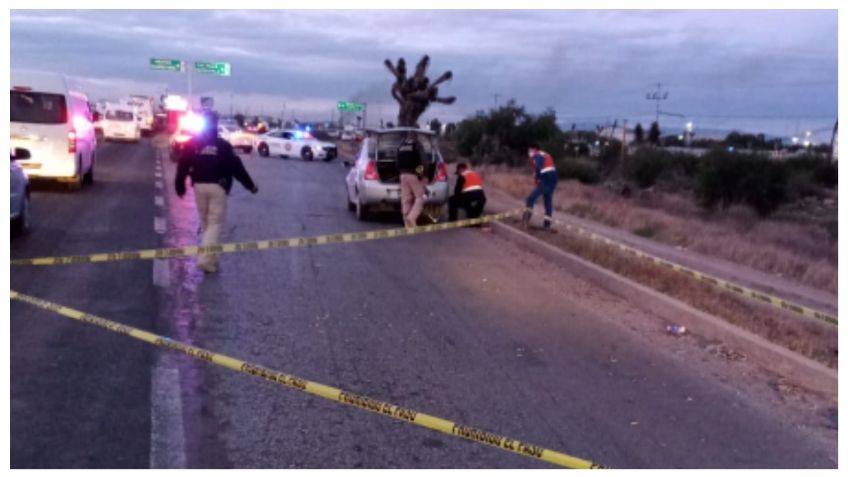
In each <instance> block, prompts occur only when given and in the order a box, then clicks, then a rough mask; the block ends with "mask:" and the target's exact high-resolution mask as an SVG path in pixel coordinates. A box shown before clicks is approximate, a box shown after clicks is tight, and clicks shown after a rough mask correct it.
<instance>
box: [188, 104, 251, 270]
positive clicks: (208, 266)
mask: <svg viewBox="0 0 848 477" xmlns="http://www.w3.org/2000/svg"><path fill="white" fill-rule="evenodd" d="M202 117H203V119H204V123H203V131H202V132H201V133H200V134H198V135H197V136H196V137H195V138H193V139H192V141H191V142H190V143H189V145H188V147H187V148H186V149H185V152H184V153H183V154H182V156H181V157H180V158H179V162H178V164H177V176H176V179H175V187H176V192H177V195H178V196H179V197H180V198H182V197H183V196H184V195H185V193H186V185H185V179H186V176H188V177H191V184H192V187H193V188H194V200H195V202H196V203H197V213H198V215H199V216H200V227H201V230H202V233H203V237H202V239H201V242H200V245H201V246H204V247H205V246H209V245H217V244H218V243H219V239H220V236H221V229H222V227H223V225H224V220H225V217H226V214H227V195H228V194H229V193H230V189H231V188H232V185H233V178H235V179H237V180H238V181H239V182H241V184H242V185H243V186H244V188H245V189H247V190H249V191H250V192H252V193H254V194H255V193H257V192H258V191H259V189H258V188H257V187H256V184H254V183H253V180H252V179H251V178H250V174H248V173H247V170H246V169H245V168H244V164H242V162H241V159H239V157H238V156H237V155H236V154H235V153H234V152H233V147H232V146H231V145H230V143H228V142H227V141H225V140H223V139H221V138H219V137H218V117H217V115H216V114H215V113H213V112H204V113H203V116H202ZM197 268H199V269H201V270H203V271H204V272H206V273H214V272H216V271H217V270H218V254H217V253H203V254H200V255H199V256H198V258H197Z"/></svg>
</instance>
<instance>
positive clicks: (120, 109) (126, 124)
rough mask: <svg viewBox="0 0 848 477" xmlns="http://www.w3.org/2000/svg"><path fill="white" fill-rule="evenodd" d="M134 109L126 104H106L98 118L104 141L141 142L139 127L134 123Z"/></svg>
mask: <svg viewBox="0 0 848 477" xmlns="http://www.w3.org/2000/svg"><path fill="white" fill-rule="evenodd" d="M137 116H138V115H137V114H136V109H135V108H134V107H131V106H130V105H128V104H114V103H107V104H106V111H105V112H104V113H103V117H102V118H100V128H101V129H102V130H103V139H104V140H106V141H132V142H138V141H140V140H141V127H140V126H139V124H138V121H136V118H137Z"/></svg>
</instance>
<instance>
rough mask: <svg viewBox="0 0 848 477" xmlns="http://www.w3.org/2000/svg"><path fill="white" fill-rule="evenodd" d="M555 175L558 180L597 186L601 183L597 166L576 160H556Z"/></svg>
mask: <svg viewBox="0 0 848 477" xmlns="http://www.w3.org/2000/svg"><path fill="white" fill-rule="evenodd" d="M557 174H558V175H559V178H560V179H576V180H578V181H580V182H581V183H583V184H597V183H598V182H600V181H601V174H600V172H598V168H597V166H595V165H594V164H592V163H589V162H586V161H581V160H578V159H559V160H557Z"/></svg>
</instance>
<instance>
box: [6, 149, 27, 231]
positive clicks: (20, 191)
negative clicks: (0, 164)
mask: <svg viewBox="0 0 848 477" xmlns="http://www.w3.org/2000/svg"><path fill="white" fill-rule="evenodd" d="M29 158H30V153H29V150H27V149H21V148H19V147H17V148H15V149H13V150H12V151H11V154H10V159H11V160H10V161H9V199H10V202H11V204H12V208H11V214H10V215H9V218H10V219H11V222H12V232H13V233H15V234H16V235H20V234H24V233H26V232H27V231H28V230H29V226H30V220H31V216H30V204H29V179H28V178H27V175H26V173H25V172H24V169H23V168H22V167H21V166H20V164H18V163H17V162H16V161H17V160H20V159H29Z"/></svg>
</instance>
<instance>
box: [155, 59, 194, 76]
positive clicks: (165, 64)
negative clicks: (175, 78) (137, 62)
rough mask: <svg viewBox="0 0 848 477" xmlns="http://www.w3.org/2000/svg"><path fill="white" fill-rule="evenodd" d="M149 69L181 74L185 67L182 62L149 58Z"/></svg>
mask: <svg viewBox="0 0 848 477" xmlns="http://www.w3.org/2000/svg"><path fill="white" fill-rule="evenodd" d="M150 69H151V70H158V71H174V72H176V73H181V72H183V71H185V69H186V65H185V62H184V61H182V60H171V59H165V58H150Z"/></svg>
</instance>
